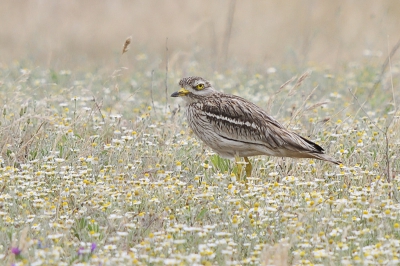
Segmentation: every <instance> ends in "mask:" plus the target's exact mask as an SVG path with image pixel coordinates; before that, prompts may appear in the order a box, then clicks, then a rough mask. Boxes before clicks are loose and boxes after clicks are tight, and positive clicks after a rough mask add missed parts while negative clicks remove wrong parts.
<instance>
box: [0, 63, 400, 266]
mask: <svg viewBox="0 0 400 266" xmlns="http://www.w3.org/2000/svg"><path fill="white" fill-rule="evenodd" d="M142 59H143V60H145V59H146V56H142ZM149 65H150V63H149ZM193 66H195V64H193ZM189 72H190V73H192V74H195V75H200V76H203V77H204V78H206V79H208V80H210V81H211V82H212V83H213V85H214V86H215V87H216V88H217V89H219V90H221V91H224V92H226V93H231V94H236V95H239V96H241V97H244V98H246V99H249V100H251V101H253V102H255V103H256V104H258V105H259V106H261V107H262V108H264V109H265V110H268V112H269V113H270V114H271V115H273V116H274V117H275V118H277V119H278V120H279V121H281V122H282V123H283V124H285V125H286V126H288V127H289V128H291V129H292V130H295V131H297V132H299V133H300V134H302V135H304V136H307V137H308V138H310V139H311V140H313V141H316V142H317V143H319V144H320V145H321V146H322V147H324V148H326V151H327V153H329V154H331V155H332V156H334V157H335V158H337V159H340V160H341V161H342V162H343V164H342V165H340V166H336V165H333V164H329V163H326V162H320V161H313V160H308V159H299V160H293V159H287V158H286V159H283V158H272V157H267V156H260V157H252V158H251V161H252V163H253V176H252V177H248V178H247V179H246V180H238V179H237V178H236V176H235V174H234V173H233V169H234V167H235V165H234V163H233V162H231V161H229V160H224V159H221V158H219V157H218V156H217V155H215V154H213V153H212V151H211V150H210V149H209V148H207V147H206V146H205V145H204V144H203V143H201V142H200V141H199V140H198V139H196V137H195V136H194V135H193V134H192V133H191V130H190V129H189V128H188V125H187V124H186V122H185V118H184V115H183V111H184V106H183V102H182V101H181V100H177V99H172V98H169V95H170V94H171V93H172V92H174V91H176V90H178V89H179V87H178V85H177V82H178V81H179V79H180V78H182V77H183V74H182V73H180V72H173V71H170V72H169V73H168V76H167V79H166V73H165V72H164V71H162V70H159V71H153V72H152V71H149V70H138V71H135V72H134V73H127V71H126V69H124V68H121V69H117V70H116V71H114V72H113V73H108V72H106V71H103V70H97V71H87V72H84V71H81V72H74V71H71V70H63V71H54V70H52V69H43V68H38V67H30V66H29V65H24V64H23V63H19V62H15V63H14V64H13V65H7V66H6V65H1V67H0V102H1V103H2V104H1V108H2V109H1V110H0V144H1V146H0V147H1V154H0V156H1V157H0V162H1V167H0V261H2V262H1V264H4V265H131V264H132V265H398V264H399V263H400V203H399V200H400V193H399V189H400V172H399V171H400V161H399V159H398V157H399V154H400V133H399V131H400V121H399V117H400V113H399V105H398V104H399V101H400V98H399V91H400V90H399V88H398V87H399V73H400V69H399V65H396V64H395V63H393V65H392V66H391V68H390V70H389V69H386V70H385V71H382V70H381V66H380V65H379V66H378V65H370V64H363V63H351V64H348V65H345V66H343V67H342V68H341V69H340V70H339V71H336V72H334V73H332V72H330V70H329V69H327V68H324V67H320V66H315V65H310V66H309V67H308V68H307V69H296V68H294V67H288V66H275V67H269V68H267V69H263V68H261V67H260V69H251V70H250V69H246V68H245V67H241V68H239V67H237V68H231V69H230V70H229V71H226V72H225V73H213V74H209V75H207V76H206V75H202V74H201V73H198V72H196V69H195V67H193V69H190V70H189ZM301 76H302V78H300V77H301ZM165 84H167V85H168V88H167V89H166V86H165ZM396 100H397V101H396Z"/></svg>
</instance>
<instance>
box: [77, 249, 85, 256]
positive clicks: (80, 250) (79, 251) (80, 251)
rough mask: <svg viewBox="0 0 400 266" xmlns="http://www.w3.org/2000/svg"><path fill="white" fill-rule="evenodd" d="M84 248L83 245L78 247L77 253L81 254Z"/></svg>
mask: <svg viewBox="0 0 400 266" xmlns="http://www.w3.org/2000/svg"><path fill="white" fill-rule="evenodd" d="M83 250H84V247H80V248H79V249H78V255H82V254H83V252H82V251H83Z"/></svg>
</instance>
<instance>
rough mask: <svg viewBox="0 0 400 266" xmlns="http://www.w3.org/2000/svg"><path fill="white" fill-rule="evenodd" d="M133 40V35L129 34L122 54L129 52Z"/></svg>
mask: <svg viewBox="0 0 400 266" xmlns="http://www.w3.org/2000/svg"><path fill="white" fill-rule="evenodd" d="M131 41H132V36H129V37H128V38H126V40H125V43H124V46H123V48H122V54H124V53H126V52H128V50H129V45H130V44H131Z"/></svg>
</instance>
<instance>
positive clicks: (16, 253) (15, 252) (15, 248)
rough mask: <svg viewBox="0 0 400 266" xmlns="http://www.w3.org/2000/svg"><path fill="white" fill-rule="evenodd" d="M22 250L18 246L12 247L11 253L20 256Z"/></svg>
mask: <svg viewBox="0 0 400 266" xmlns="http://www.w3.org/2000/svg"><path fill="white" fill-rule="evenodd" d="M21 252H22V250H20V249H19V248H18V247H14V248H11V253H12V254H14V255H15V256H18V255H19V254H21Z"/></svg>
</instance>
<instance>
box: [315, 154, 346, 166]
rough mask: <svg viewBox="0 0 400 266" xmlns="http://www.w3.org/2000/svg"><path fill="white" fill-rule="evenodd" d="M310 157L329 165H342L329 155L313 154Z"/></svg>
mask: <svg viewBox="0 0 400 266" xmlns="http://www.w3.org/2000/svg"><path fill="white" fill-rule="evenodd" d="M312 156H313V158H315V159H319V160H323V161H327V162H331V163H334V164H337V165H339V164H341V163H342V162H341V161H338V160H336V159H335V158H333V157H331V156H329V155H327V154H325V153H313V154H312Z"/></svg>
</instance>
